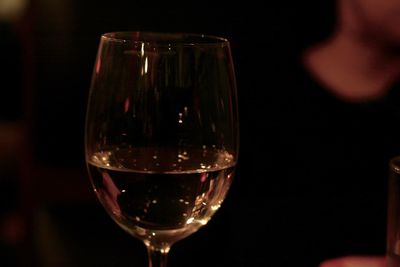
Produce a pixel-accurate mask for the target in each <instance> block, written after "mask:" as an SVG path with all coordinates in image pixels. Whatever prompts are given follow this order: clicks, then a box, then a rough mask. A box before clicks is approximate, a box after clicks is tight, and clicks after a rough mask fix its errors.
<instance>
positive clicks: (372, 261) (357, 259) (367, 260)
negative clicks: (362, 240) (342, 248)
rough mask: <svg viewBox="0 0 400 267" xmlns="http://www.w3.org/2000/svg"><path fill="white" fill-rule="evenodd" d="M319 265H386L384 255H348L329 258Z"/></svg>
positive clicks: (355, 266)
mask: <svg viewBox="0 0 400 267" xmlns="http://www.w3.org/2000/svg"><path fill="white" fill-rule="evenodd" d="M319 267H386V259H385V257H383V256H347V257H342V258H337V259H331V260H327V261H324V262H322V263H321V265H320V266H319Z"/></svg>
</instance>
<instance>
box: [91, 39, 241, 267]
mask: <svg viewBox="0 0 400 267" xmlns="http://www.w3.org/2000/svg"><path fill="white" fill-rule="evenodd" d="M236 98H237V97H236V81H235V73H234V67H233V62H232V56H231V50H230V45H229V42H228V40H226V39H224V38H220V37H215V36H206V35H199V34H186V33H180V34H175V33H172V34H169V33H150V32H115V33H106V34H103V35H102V36H101V39H100V45H99V49H98V54H97V58H96V62H95V66H94V71H93V77H92V83H91V89H90V94H89V101H88V107H87V115H86V116H87V117H86V129H85V153H86V162H87V168H88V172H89V176H90V179H91V182H92V185H93V188H94V191H95V193H96V195H97V197H98V199H99V200H100V202H101V204H102V205H103V207H104V208H105V210H106V211H107V212H108V214H109V215H110V216H111V218H112V219H113V220H114V221H115V222H116V223H117V224H118V225H119V226H120V227H121V228H122V229H124V230H125V231H126V232H128V233H129V234H131V235H132V236H134V237H136V238H138V239H140V240H142V241H143V242H144V244H145V245H146V246H147V249H148V254H149V266H152V267H157V266H164V267H165V266H166V264H167V263H166V262H167V255H168V252H169V250H170V248H171V246H172V245H173V244H174V243H175V242H177V241H179V240H181V239H183V238H185V237H187V236H189V235H190V234H192V233H194V232H196V231H197V230H198V229H199V228H201V227H202V226H204V225H206V224H207V222H208V221H209V220H210V219H211V217H212V216H213V214H214V213H215V212H216V211H217V210H218V209H219V207H220V206H221V204H222V202H223V201H224V199H225V197H226V194H227V192H228V189H229V187H230V185H231V182H232V179H233V176H234V170H235V166H236V163H237V159H238V148H239V143H238V110H237V99H236Z"/></svg>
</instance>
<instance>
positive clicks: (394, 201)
mask: <svg viewBox="0 0 400 267" xmlns="http://www.w3.org/2000/svg"><path fill="white" fill-rule="evenodd" d="M388 196H389V197H388V223H387V264H388V266H389V267H400V156H397V157H394V158H392V159H391V160H390V163H389V185H388Z"/></svg>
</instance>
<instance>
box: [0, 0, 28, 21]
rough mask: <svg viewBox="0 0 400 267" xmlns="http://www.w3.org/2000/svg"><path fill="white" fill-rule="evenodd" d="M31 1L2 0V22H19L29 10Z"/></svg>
mask: <svg viewBox="0 0 400 267" xmlns="http://www.w3.org/2000/svg"><path fill="white" fill-rule="evenodd" d="M28 3H29V0H0V21H5V22H13V21H16V20H18V19H19V18H20V17H21V16H22V15H23V14H24V11H25V9H26V8H27V6H28Z"/></svg>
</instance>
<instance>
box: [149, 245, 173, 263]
mask: <svg viewBox="0 0 400 267" xmlns="http://www.w3.org/2000/svg"><path fill="white" fill-rule="evenodd" d="M169 249H170V247H169V246H167V247H162V248H158V247H154V246H151V245H150V246H147V254H148V257H149V267H167V259H168V252H169Z"/></svg>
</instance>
